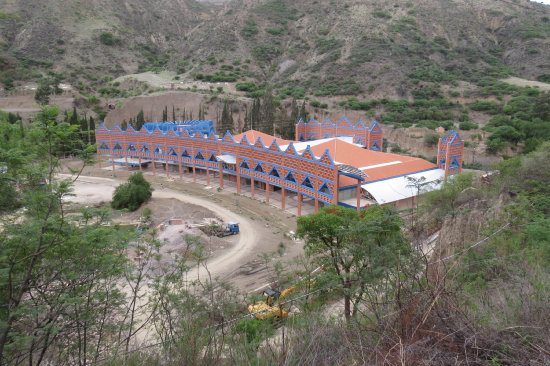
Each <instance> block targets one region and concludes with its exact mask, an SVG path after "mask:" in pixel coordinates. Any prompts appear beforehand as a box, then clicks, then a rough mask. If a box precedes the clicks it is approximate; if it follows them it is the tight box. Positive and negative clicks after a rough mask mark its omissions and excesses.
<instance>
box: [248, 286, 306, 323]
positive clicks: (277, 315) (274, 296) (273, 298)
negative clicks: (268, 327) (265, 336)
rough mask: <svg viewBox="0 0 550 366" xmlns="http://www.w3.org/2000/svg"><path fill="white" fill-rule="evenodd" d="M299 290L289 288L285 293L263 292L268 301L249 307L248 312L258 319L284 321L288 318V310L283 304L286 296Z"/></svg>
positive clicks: (271, 290) (296, 287)
mask: <svg viewBox="0 0 550 366" xmlns="http://www.w3.org/2000/svg"><path fill="white" fill-rule="evenodd" d="M298 290H299V288H298V286H292V287H289V288H287V289H285V290H283V292H279V291H277V290H274V289H271V288H269V289H267V290H265V291H264V292H263V295H264V296H265V297H266V300H265V301H258V302H257V303H255V304H252V305H249V306H248V312H249V313H250V314H254V316H255V317H256V319H262V320H263V319H284V318H286V317H287V316H288V310H285V306H284V305H283V304H282V303H284V302H285V297H286V296H288V295H290V294H291V293H293V292H295V291H298ZM289 305H290V304H289ZM287 308H288V307H287Z"/></svg>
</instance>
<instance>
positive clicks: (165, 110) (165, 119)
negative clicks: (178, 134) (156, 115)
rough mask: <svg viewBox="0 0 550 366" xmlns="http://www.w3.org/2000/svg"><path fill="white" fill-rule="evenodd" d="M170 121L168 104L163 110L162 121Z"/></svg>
mask: <svg viewBox="0 0 550 366" xmlns="http://www.w3.org/2000/svg"><path fill="white" fill-rule="evenodd" d="M166 121H168V106H166V105H165V106H164V109H163V110H162V122H166Z"/></svg>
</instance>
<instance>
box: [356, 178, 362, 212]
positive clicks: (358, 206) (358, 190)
mask: <svg viewBox="0 0 550 366" xmlns="http://www.w3.org/2000/svg"><path fill="white" fill-rule="evenodd" d="M355 195H356V196H357V211H360V210H361V181H360V180H357V188H356V189H355Z"/></svg>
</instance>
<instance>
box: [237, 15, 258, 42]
mask: <svg viewBox="0 0 550 366" xmlns="http://www.w3.org/2000/svg"><path fill="white" fill-rule="evenodd" d="M256 34H258V27H257V26H256V22H255V21H254V20H253V19H248V20H247V21H246V22H245V24H244V26H243V28H242V29H241V36H243V38H244V39H247V40H251V39H254V37H255V36H256Z"/></svg>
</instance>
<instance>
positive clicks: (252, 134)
mask: <svg viewBox="0 0 550 366" xmlns="http://www.w3.org/2000/svg"><path fill="white" fill-rule="evenodd" d="M244 136H246V139H247V140H248V142H249V143H250V144H251V145H252V144H254V143H255V142H256V140H257V139H258V137H260V138H261V139H262V142H263V144H264V145H265V147H269V146H271V144H272V143H273V140H275V141H277V144H278V145H279V146H281V145H288V144H290V143H291V142H292V141H289V140H283V139H279V138H276V137H273V136H271V135H268V134H267V133H263V132H260V131H256V130H248V131H246V132H243V133H240V134H238V135H234V136H233V138H234V139H235V141H236V142H237V143H239V142H240V141H241V140H242V138H243V137H244Z"/></svg>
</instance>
